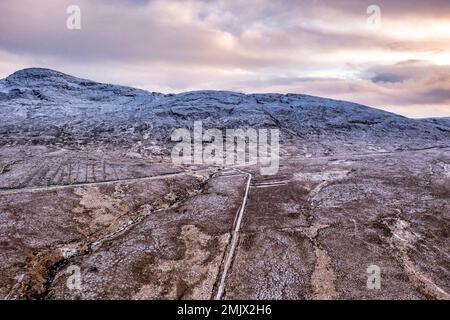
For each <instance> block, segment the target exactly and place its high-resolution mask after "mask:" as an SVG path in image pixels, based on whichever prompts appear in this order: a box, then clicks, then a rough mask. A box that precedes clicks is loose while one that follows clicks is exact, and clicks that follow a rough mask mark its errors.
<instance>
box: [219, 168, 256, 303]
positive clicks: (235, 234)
mask: <svg viewBox="0 0 450 320" xmlns="http://www.w3.org/2000/svg"><path fill="white" fill-rule="evenodd" d="M232 170H235V171H238V172H240V173H243V174H246V175H247V176H248V180H247V186H246V187H245V193H244V199H243V200H242V205H241V208H240V210H239V212H238V214H237V217H236V224H235V226H234V230H233V231H232V237H231V246H230V250H229V251H228V255H227V258H226V261H225V265H224V267H223V272H222V277H221V279H220V283H219V286H218V288H217V294H216V298H215V299H216V300H221V299H222V296H223V294H224V292H225V283H226V280H227V277H228V273H229V270H230V268H231V265H232V263H233V260H234V254H235V251H236V248H237V244H238V241H239V231H240V229H241V222H242V217H243V216H244V211H245V206H246V204H247V199H248V190H249V189H250V182H251V180H252V174H251V173H248V172H244V171H241V170H239V169H232Z"/></svg>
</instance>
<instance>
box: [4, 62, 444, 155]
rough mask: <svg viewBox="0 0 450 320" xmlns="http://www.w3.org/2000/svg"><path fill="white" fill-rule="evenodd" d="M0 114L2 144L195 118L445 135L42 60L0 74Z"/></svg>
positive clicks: (394, 135) (275, 98)
mask: <svg viewBox="0 0 450 320" xmlns="http://www.w3.org/2000/svg"><path fill="white" fill-rule="evenodd" d="M0 118H1V119H2V121H1V123H0V134H1V135H2V142H1V143H2V145H4V144H6V143H19V144H23V143H26V144H30V143H32V144H42V143H44V144H47V143H63V144H66V145H78V146H83V145H85V144H87V143H99V142H105V141H106V142H107V143H109V144H111V143H116V144H120V145H132V144H133V143H135V142H136V141H142V140H145V139H148V138H149V137H150V139H151V140H158V141H161V140H165V141H167V140H168V139H169V137H170V133H171V132H172V131H173V130H174V129H176V128H180V127H188V128H189V127H192V125H193V121H194V120H201V121H203V126H204V127H205V128H238V127H239V128H248V127H252V128H262V127H264V128H274V127H277V128H280V129H282V133H283V134H284V135H283V136H284V137H291V138H292V137H293V138H294V140H299V139H302V140H304V139H306V140H307V141H312V140H314V139H319V140H320V141H321V142H322V143H324V144H326V142H327V141H330V143H331V144H333V143H334V142H333V141H334V140H336V139H337V140H341V141H348V140H349V139H351V140H356V141H370V143H373V144H375V145H379V146H383V147H386V146H385V144H386V142H389V144H392V148H394V149H395V148H401V149H404V148H406V149H407V148H418V147H426V146H428V145H435V144H437V143H440V142H442V141H445V140H447V141H448V140H449V139H450V128H449V127H448V121H445V120H433V119H427V120H415V119H408V118H405V117H402V116H399V115H395V114H392V113H388V112H384V111H381V110H377V109H373V108H369V107H366V106H362V105H358V104H355V103H350V102H345V101H337V100H331V99H325V98H319V97H313V96H307V95H300V94H243V93H236V92H227V91H195V92H185V93H180V94H161V93H154V92H147V91H144V90H139V89H134V88H129V87H124V86H117V85H111V84H102V83H97V82H93V81H89V80H83V79H79V78H75V77H72V76H69V75H66V74H63V73H61V72H57V71H53V70H49V69H41V68H29V69H24V70H20V71H17V72H15V73H14V74H12V75H10V76H9V77H7V78H5V79H3V80H0ZM412 140H413V141H412Z"/></svg>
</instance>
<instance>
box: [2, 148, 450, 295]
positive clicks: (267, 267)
mask: <svg viewBox="0 0 450 320" xmlns="http://www.w3.org/2000/svg"><path fill="white" fill-rule="evenodd" d="M0 154H1V156H0V298H6V299H24V298H28V299H214V298H221V299H450V251H449V248H450V240H449V230H450V224H449V222H450V147H448V146H442V145H437V146H435V147H430V148H426V149H424V148H422V149H417V150H403V151H392V152H391V151H389V152H388V151H382V150H369V149H367V150H359V151H358V152H356V151H355V152H353V153H343V154H332V155H322V156H317V155H313V154H308V155H305V154H301V155H299V154H300V153H299V152H297V148H296V147H295V146H291V147H286V148H285V149H284V151H283V155H282V157H281V159H280V170H279V172H278V173H277V174H276V175H275V176H261V175H260V174H259V170H258V168H256V167H243V166H241V167H231V168H219V167H195V168H194V167H181V166H174V165H173V164H172V163H171V161H170V158H165V157H163V156H161V157H154V158H136V157H133V156H129V155H125V154H122V153H120V152H99V151H95V150H90V151H89V152H86V151H83V152H81V151H76V150H65V149H61V148H59V149H57V148H50V147H48V146H33V147H30V146H27V147H20V146H16V147H11V146H10V147H6V146H5V147H2V150H1V153H0ZM374 266H375V268H379V271H380V285H381V286H380V288H379V289H377V288H375V289H374V288H372V289H370V288H368V279H369V278H370V277H371V274H370V273H367V270H368V268H369V270H371V268H372V269H373V267H374ZM73 270H78V271H79V272H80V274H79V275H80V278H79V279H80V280H81V281H80V283H79V284H80V286H79V287H77V288H74V287H73V286H71V285H70V284H71V281H72V279H73V276H74V274H72V273H73ZM369 282H370V281H369ZM68 283H69V285H68ZM369 287H370V286H369Z"/></svg>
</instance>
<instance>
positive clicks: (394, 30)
mask: <svg viewBox="0 0 450 320" xmlns="http://www.w3.org/2000/svg"><path fill="white" fill-rule="evenodd" d="M71 4H76V5H78V6H79V7H80V8H81V30H69V29H67V28H66V19H67V18H68V14H66V8H67V7H68V6H69V5H71ZM371 4H377V5H378V6H379V7H380V8H381V25H380V27H379V28H378V29H370V28H368V26H367V24H366V20H367V17H368V15H367V13H366V10H367V7H368V6H369V5H371ZM31 66H40V67H47V68H53V69H57V70H59V71H62V72H65V73H69V74H72V75H76V76H79V77H82V78H89V79H93V80H97V81H102V82H112V83H118V84H124V85H130V86H134V87H140V88H144V89H147V90H150V91H161V92H181V91H187V90H197V89H218V90H234V91H242V92H282V93H286V92H292V93H306V94H312V95H318V96H325V97H332V98H337V99H344V100H350V101H355V102H359V103H362V104H366V105H369V106H373V107H377V108H382V109H385V110H389V111H393V112H396V113H400V114H403V115H407V116H413V117H426V116H450V1H448V0H428V1H406V0H397V1H386V0H384V1H374V0H371V1H364V0H363V1H350V0H330V1H314V0H306V1H276V0H260V1H257V0H246V1H233V0H227V1H225V0H218V1H214V0H213V1H206V0H205V1H201V0H197V1H184V0H183V1H167V0H156V1H147V0H125V1H119V0H97V1H95V0H94V1H92V0H89V1H88V0H71V1H66V0H53V1H52V0H40V1H35V0H2V1H0V77H2V78H3V77H6V76H7V75H9V74H10V73H12V72H14V71H16V70H18V69H21V68H26V67H31Z"/></svg>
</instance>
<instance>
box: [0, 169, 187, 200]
mask: <svg viewBox="0 0 450 320" xmlns="http://www.w3.org/2000/svg"><path fill="white" fill-rule="evenodd" d="M182 175H195V173H190V172H176V173H165V174H161V175H157V176H146V177H140V178H125V179H115V180H107V181H98V182H81V183H74V184H64V185H53V186H46V187H45V186H37V187H25V188H20V187H19V188H8V189H0V195H4V194H16V193H23V192H39V191H53V190H60V189H66V188H74V187H86V186H87V187H91V186H99V185H108V184H112V183H118V182H134V181H149V180H158V179H162V178H173V177H178V176H182Z"/></svg>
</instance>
